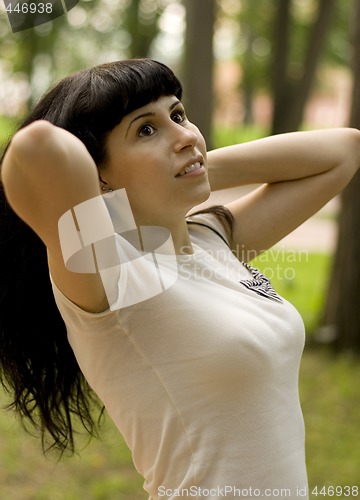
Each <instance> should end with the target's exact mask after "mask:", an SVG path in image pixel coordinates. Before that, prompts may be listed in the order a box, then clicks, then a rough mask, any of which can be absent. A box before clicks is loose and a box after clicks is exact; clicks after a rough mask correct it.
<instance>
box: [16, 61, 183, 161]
mask: <svg viewBox="0 0 360 500" xmlns="http://www.w3.org/2000/svg"><path fill="white" fill-rule="evenodd" d="M170 95H174V96H176V97H177V98H178V99H179V100H180V99H181V97H182V86H181V83H180V81H179V80H178V78H177V77H176V76H175V74H174V73H173V71H172V70H171V69H170V68H169V67H167V66H166V65H164V64H162V63H160V62H158V61H154V60H152V59H126V60H123V61H114V62H110V63H105V64H101V65H98V66H95V67H93V68H91V69H86V70H82V71H79V72H77V73H74V74H72V75H70V76H68V77H66V78H64V79H63V80H61V81H60V82H58V83H57V84H56V85H55V86H54V87H53V88H52V89H51V90H49V91H48V92H47V93H46V94H45V95H44V96H43V98H42V99H41V100H40V101H39V102H38V104H37V105H36V106H35V108H34V109H33V111H32V112H31V113H30V114H29V116H28V117H27V119H26V120H25V121H24V122H23V123H22V125H21V127H20V128H23V127H25V126H26V125H28V124H29V123H31V122H33V121H35V120H48V121H49V122H51V123H53V124H54V125H57V126H58V127H61V128H64V129H65V130H68V131H69V132H71V133H72V134H74V135H75V136H76V137H78V138H79V139H80V140H81V141H82V142H83V143H84V144H85V146H86V148H87V149H88V151H89V153H90V155H91V156H92V158H93V160H94V161H95V163H96V164H97V165H99V164H101V163H102V162H104V161H105V159H106V152H105V139H106V136H107V135H108V133H109V132H110V131H111V130H112V129H113V128H114V127H115V126H116V125H118V124H119V123H120V122H121V120H122V119H123V118H124V117H125V116H126V115H127V114H129V113H131V112H132V111H134V110H136V109H137V108H141V107H142V106H145V105H146V104H149V103H150V102H153V101H156V100H158V99H159V98H160V97H162V96H170Z"/></svg>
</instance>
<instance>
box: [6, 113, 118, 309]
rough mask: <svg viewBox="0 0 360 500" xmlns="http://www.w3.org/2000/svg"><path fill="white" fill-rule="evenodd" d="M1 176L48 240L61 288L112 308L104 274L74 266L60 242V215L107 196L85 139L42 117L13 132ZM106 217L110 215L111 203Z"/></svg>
mask: <svg viewBox="0 0 360 500" xmlns="http://www.w3.org/2000/svg"><path fill="white" fill-rule="evenodd" d="M1 179H2V182H3V184H4V188H5V194H6V197H7V199H8V201H9V203H10V205H11V207H12V208H13V210H14V211H15V212H16V213H17V215H18V216H19V217H20V218H21V219H23V220H24V221H25V222H26V223H27V224H28V225H29V226H30V227H31V228H32V229H33V230H34V231H35V232H36V233H37V234H38V236H39V237H40V238H41V239H42V241H43V242H44V244H45V245H46V247H47V249H48V256H49V267H50V270H51V274H52V277H53V279H54V281H55V283H56V284H57V286H58V287H59V288H60V290H61V291H62V292H63V293H64V294H65V295H66V296H67V297H68V298H69V299H70V300H72V301H73V302H74V303H76V304H77V305H79V306H80V307H82V308H83V309H85V310H88V311H92V312H98V311H100V310H105V309H107V307H108V304H107V301H106V295H105V292H104V288H103V285H102V281H101V278H100V275H99V274H97V273H74V272H71V271H69V270H68V269H67V268H66V266H65V263H64V259H63V255H62V250H61V246H60V238H59V231H58V222H59V219H60V217H61V216H62V215H63V214H64V213H65V212H67V211H69V210H72V209H73V207H75V206H76V205H79V204H80V203H82V202H84V201H86V200H89V199H91V198H95V197H99V196H100V195H101V192H100V186H99V178H98V172H97V168H96V165H95V163H94V162H93V160H92V158H91V156H90V155H89V153H88V151H87V150H86V148H85V146H84V144H83V143H82V142H81V141H80V140H79V139H77V138H76V137H75V136H73V135H72V134H70V133H69V132H67V131H65V130H64V129H61V128H59V127H56V126H54V125H52V124H50V123H49V122H47V121H43V120H41V121H36V122H34V123H32V124H30V125H28V126H27V127H25V128H23V129H21V130H20V131H18V132H17V133H16V134H15V136H14V137H13V139H12V141H11V143H10V146H9V148H8V149H7V151H6V154H5V157H4V160H3V163H2V170H1ZM104 217H109V216H108V214H107V212H106V209H105V205H104Z"/></svg>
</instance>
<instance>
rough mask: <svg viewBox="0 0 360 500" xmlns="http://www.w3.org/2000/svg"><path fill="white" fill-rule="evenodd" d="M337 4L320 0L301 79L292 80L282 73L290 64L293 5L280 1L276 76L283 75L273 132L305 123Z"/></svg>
mask: <svg viewBox="0 0 360 500" xmlns="http://www.w3.org/2000/svg"><path fill="white" fill-rule="evenodd" d="M334 6H335V0H319V5H318V15H317V18H316V20H315V22H314V24H313V26H312V28H311V33H310V39H309V45H308V48H307V52H306V55H305V58H304V64H303V71H302V75H301V77H300V79H298V80H296V81H291V79H289V78H287V79H286V77H285V78H284V77H283V76H282V75H283V74H284V70H285V69H286V66H287V61H286V58H287V52H288V51H287V49H286V47H287V45H286V44H287V37H288V29H289V28H288V27H286V23H289V22H290V17H289V8H290V5H289V1H288V0H281V3H280V4H279V16H278V28H279V31H278V57H279V58H280V61H279V62H278V63H277V65H278V67H276V66H275V69H276V72H275V77H276V78H279V82H278V84H277V86H276V87H275V99H274V102H275V108H274V115H273V116H274V118H273V129H272V133H273V134H278V133H282V132H290V131H293V130H298V129H299V128H300V126H301V123H302V120H303V115H304V109H305V105H306V102H307V100H308V98H309V95H310V91H311V88H312V85H313V82H314V80H315V75H316V68H317V66H318V62H319V59H320V56H321V52H322V48H323V45H324V42H325V37H326V35H327V33H328V28H329V25H330V21H331V18H332V13H333V11H334ZM282 44H284V47H282Z"/></svg>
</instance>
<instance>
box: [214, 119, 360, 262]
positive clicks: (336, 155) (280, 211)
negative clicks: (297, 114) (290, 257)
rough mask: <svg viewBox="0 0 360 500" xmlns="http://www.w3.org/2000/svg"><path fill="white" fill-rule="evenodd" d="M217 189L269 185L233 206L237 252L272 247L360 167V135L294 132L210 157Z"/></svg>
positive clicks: (335, 131)
mask: <svg viewBox="0 0 360 500" xmlns="http://www.w3.org/2000/svg"><path fill="white" fill-rule="evenodd" d="M208 164H209V179H210V185H211V187H212V189H213V190H218V189H226V188H230V187H235V186H241V185H246V184H263V185H262V186H260V187H259V188H257V189H255V190H254V191H253V192H251V193H250V194H248V195H246V196H244V197H242V198H240V199H238V200H236V201H234V202H231V203H229V204H228V205H227V207H228V208H229V209H230V211H231V212H232V213H233V215H234V217H235V220H236V227H235V232H234V241H233V245H234V249H235V250H238V249H239V248H241V250H242V251H243V252H244V255H245V256H246V252H249V253H248V255H250V256H251V257H253V256H254V254H255V253H258V252H261V251H263V250H266V249H268V248H270V247H271V246H272V245H274V244H275V243H277V242H278V241H279V240H281V239H282V238H283V237H284V236H286V235H287V234H288V233H290V232H291V231H292V230H294V229H295V228H296V227H297V226H299V225H300V224H302V223H303V222H304V221H305V220H307V219H308V218H309V217H311V216H312V215H313V214H314V213H316V212H317V211H318V210H319V209H320V208H321V207H323V206H324V205H325V204H326V203H327V202H328V201H329V200H330V199H331V198H333V197H334V196H336V195H337V194H338V193H339V192H340V191H341V190H342V189H343V188H344V187H345V186H346V185H347V184H348V182H349V181H350V180H351V178H352V177H353V176H354V174H355V173H356V172H357V170H358V168H359V165H360V132H359V131H358V130H356V129H350V128H338V129H325V130H316V131H311V132H294V133H289V134H281V135H277V136H272V137H268V138H265V139H259V140H256V141H252V142H249V143H244V144H240V145H235V146H229V147H226V148H221V149H218V150H214V151H211V152H209V154H208Z"/></svg>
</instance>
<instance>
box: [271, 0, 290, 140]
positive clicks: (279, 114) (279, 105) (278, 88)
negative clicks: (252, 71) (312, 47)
mask: <svg viewBox="0 0 360 500" xmlns="http://www.w3.org/2000/svg"><path fill="white" fill-rule="evenodd" d="M290 6H291V0H279V4H278V10H277V18H276V22H275V34H274V38H275V40H276V47H275V51H274V56H275V57H274V62H273V66H272V71H273V75H274V76H273V116H272V125H271V128H272V133H273V134H277V133H278V131H280V130H282V128H283V126H282V123H284V121H285V120H286V113H287V107H288V98H287V97H286V92H287V87H288V83H287V60H288V51H289V31H290V24H291V17H290Z"/></svg>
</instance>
